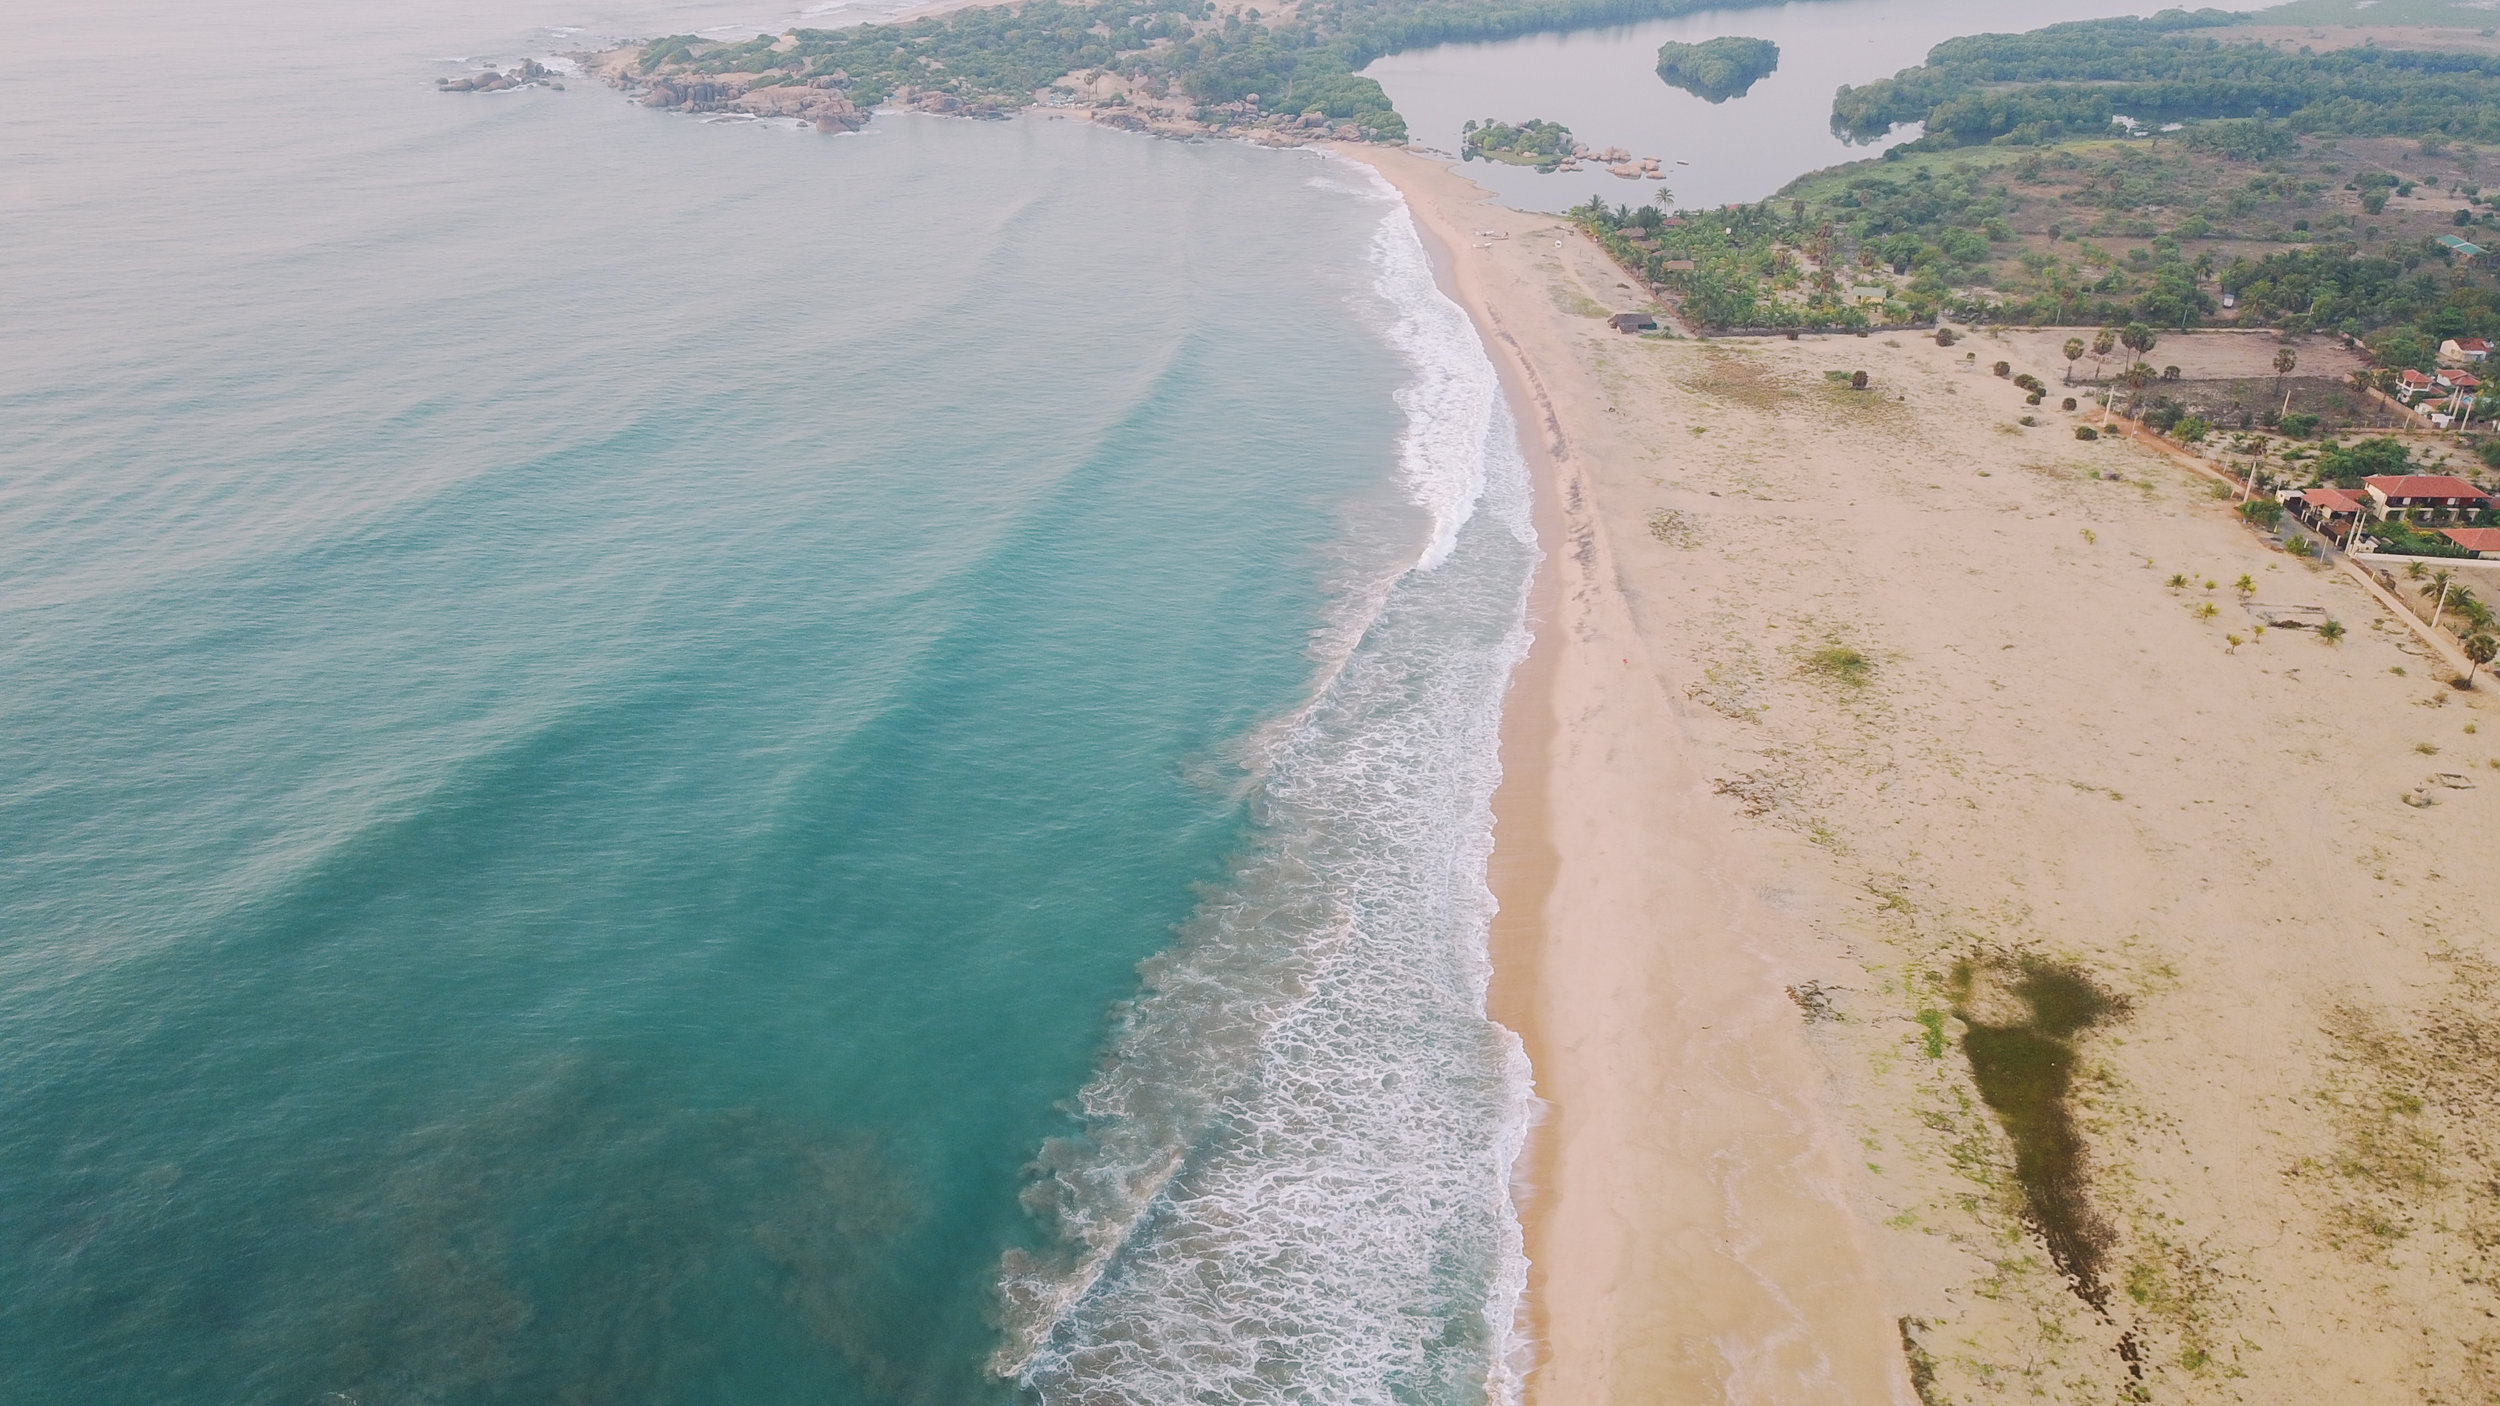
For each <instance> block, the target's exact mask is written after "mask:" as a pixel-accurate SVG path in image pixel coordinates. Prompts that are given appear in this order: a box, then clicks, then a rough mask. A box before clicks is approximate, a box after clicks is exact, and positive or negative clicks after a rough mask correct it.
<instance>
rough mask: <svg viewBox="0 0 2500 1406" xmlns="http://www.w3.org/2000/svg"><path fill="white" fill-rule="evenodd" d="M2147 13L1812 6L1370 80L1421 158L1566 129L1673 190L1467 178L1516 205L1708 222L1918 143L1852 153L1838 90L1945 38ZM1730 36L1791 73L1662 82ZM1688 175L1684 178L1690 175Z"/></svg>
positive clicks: (1688, 19)
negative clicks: (1718, 97) (1492, 138)
mask: <svg viewBox="0 0 2500 1406" xmlns="http://www.w3.org/2000/svg"><path fill="white" fill-rule="evenodd" d="M2160 8H2162V7H2161V6H2159V5H2156V4H2153V3H2150V0H2077V3H2074V4H2070V5H2062V6H2059V7H2057V8H2056V9H2054V10H2049V11H2041V12H2036V13H2035V12H2023V13H2020V14H2013V13H2009V12H2008V11H2007V10H2006V9H2005V7H2004V6H2003V5H2000V4H1993V3H1989V0H1916V2H1915V3H1912V0H1805V3H1795V4H1787V5H1770V6H1759V7H1750V8H1731V9H1720V10H1707V11H1704V12H1701V13H1699V14H1691V15H1683V16H1680V17H1678V18H1675V19H1667V20H1653V21H1650V22H1649V23H1646V24H1634V25H1622V26H1617V27H1614V28H1609V29H1586V30H1580V31H1578V32H1576V33H1571V34H1535V35H1528V36H1526V37H1523V38H1518V39H1507V40H1502V41H1500V42H1497V43H1485V44H1444V45H1441V46H1439V47H1437V48H1431V49H1417V50H1413V51H1411V52H1408V53H1403V54H1392V55H1390V56H1389V57H1387V58H1384V59H1381V60H1379V61H1378V62H1376V63H1374V64H1372V65H1371V66H1370V67H1368V68H1366V69H1364V70H1363V71H1364V73H1365V74H1367V75H1368V76H1370V77H1372V78H1376V79H1378V80H1379V81H1380V85H1381V86H1382V87H1384V88H1386V89H1387V90H1388V91H1389V96H1390V98H1391V99H1392V100H1393V101H1395V102H1396V104H1397V107H1398V111H1400V112H1402V113H1404V114H1405V115H1406V120H1407V125H1408V130H1409V131H1410V132H1412V133H1413V136H1414V140H1415V141H1416V142H1418V143H1420V144H1422V145H1424V146H1427V147H1430V148H1433V149H1434V150H1437V151H1443V152H1448V153H1451V154H1452V155H1455V154H1456V153H1457V152H1458V150H1459V142H1460V135H1459V129H1460V127H1461V125H1462V124H1463V123H1465V122H1466V121H1467V120H1469V119H1470V118H1473V119H1477V120H1482V119H1485V118H1499V119H1500V120H1502V121H1505V122H1519V121H1523V120H1525V119H1527V118H1531V117H1540V118H1545V119H1547V120H1549V121H1556V122H1561V123H1563V124H1564V125H1566V126H1568V127H1570V128H1571V129H1572V132H1573V133H1574V134H1575V135H1576V136H1578V137H1579V139H1580V140H1581V141H1584V142H1586V143H1588V144H1589V145H1591V146H1595V147H1598V148H1601V149H1602V148H1605V147H1608V146H1621V147H1624V148H1626V149H1628V150H1630V151H1631V152H1632V153H1633V154H1634V155H1637V156H1659V157H1664V158H1666V161H1667V166H1666V173H1667V174H1666V179H1665V180H1664V181H1648V180H1625V179H1623V178H1621V177H1618V176H1612V175H1609V174H1607V173H1606V171H1605V169H1604V168H1603V167H1602V166H1591V167H1588V168H1586V169H1583V170H1580V171H1574V172H1555V173H1552V174H1539V173H1537V172H1536V171H1534V170H1531V169H1528V168H1526V167H1518V166H1504V165H1499V164H1497V163H1492V162H1478V163H1470V164H1469V166H1468V174H1469V175H1470V176H1471V177H1472V178H1473V179H1474V180H1475V181H1476V182H1477V183H1478V184H1479V185H1482V186H1484V187H1485V188H1486V189H1488V190H1491V191H1492V192H1494V193H1495V195H1497V196H1498V197H1500V199H1501V200H1502V201H1503V202H1504V203H1505V204H1509V205H1514V206H1517V207H1519V208H1521V209H1527V210H1564V209H1568V208H1570V207H1571V206H1573V205H1577V204H1580V203H1581V202H1583V201H1585V200H1587V199H1588V198H1589V197H1590V196H1597V197H1599V198H1601V199H1604V200H1607V201H1610V202H1630V203H1633V204H1640V203H1643V202H1646V201H1649V200H1653V199H1657V198H1658V197H1659V193H1660V189H1661V187H1664V188H1665V189H1667V190H1670V191H1672V192H1673V193H1674V196H1673V203H1674V204H1675V205H1677V206H1679V207H1682V208H1686V209H1700V208H1704V207H1708V206H1713V205H1721V204H1726V203H1728V202H1731V201H1751V200H1760V199H1762V198H1763V197H1765V196H1768V195H1770V194H1772V193H1773V192H1775V191H1777V190H1779V189H1780V188H1781V187H1782V186H1785V185H1787V184H1788V183H1789V182H1790V181H1792V180H1795V179H1796V178H1797V177H1799V176H1801V175H1804V174H1805V173H1807V172H1809V171H1818V170H1821V169H1823V168H1824V167H1826V166H1833V165H1837V164H1839V163H1841V162H1845V161H1855V160H1862V159H1864V158H1866V157H1869V156H1874V155H1877V154H1878V153H1880V152H1881V151H1882V150H1883V149H1884V148H1886V147H1888V146H1897V145H1899V144H1900V143H1902V142H1905V141H1909V140H1911V139H1913V138H1915V137H1917V136H1918V135H1919V133H1918V129H1917V128H1915V127H1904V128H1900V129H1897V130H1895V131H1894V132H1893V133H1891V134H1890V135H1889V136H1888V137H1886V138H1884V139H1882V140H1880V141H1877V142H1874V143H1872V144H1866V143H1852V142H1849V141H1847V140H1845V139H1843V138H1842V137H1840V136H1837V135H1835V134H1834V133H1833V132H1832V130H1831V106H1832V93H1833V92H1834V90H1836V89H1837V88H1839V86H1840V85H1841V84H1844V83H1850V84H1859V83H1867V82H1871V81H1873V80H1875V79H1878V78H1888V77H1890V76H1891V75H1892V74H1894V73H1896V72H1898V71H1899V70H1901V69H1904V68H1908V67H1910V66H1911V65H1914V64H1916V63H1918V62H1920V61H1921V60H1923V59H1924V58H1925V57H1926V55H1927V51H1928V50H1929V49H1931V48H1933V47H1934V46H1935V45H1937V44H1939V43H1941V42H1943V41H1944V40H1947V39H1952V38H1955V37H1958V36H1960V35H1965V34H1984V33H1988V32H1991V31H1999V30H2007V29H2035V28H2038V27H2039V26H2041V25H2046V24H2056V23H2061V22H2064V21H2068V20H2086V19H2105V18H2110V17H2112V16H2117V15H2149V14H2152V13H2154V12H2155V11H2156V10H2158V9H2160ZM1723 35H1746V36H1751V37H1754V38H1759V39H1768V40H1770V41H1771V42H1773V43H1775V44H1777V45H1779V47H1780V62H1779V68H1778V70H1777V71H1776V72H1774V73H1772V74H1771V75H1770V76H1769V77H1766V78H1764V79H1762V80H1761V81H1760V82H1758V83H1756V84H1754V85H1753V88H1752V90H1751V91H1750V92H1748V93H1746V94H1745V96H1743V97H1741V98H1732V99H1729V100H1728V101H1726V102H1721V103H1712V102H1708V101H1706V100H1704V99H1702V98H1700V97H1697V96H1695V95H1693V94H1691V93H1688V92H1685V91H1684V90H1682V89H1680V88H1674V87H1670V86H1669V85H1668V84H1667V83H1666V82H1665V81H1664V80H1662V79H1660V78H1659V77H1658V74H1657V62H1658V46H1659V45H1661V44H1663V43H1666V42H1667V41H1669V40H1677V41H1681V42H1684V43H1700V42H1701V41H1703V40H1706V39H1716V38H1719V37H1721V36H1723ZM1678 162H1687V163H1690V164H1687V165H1678V164H1676V163H1678Z"/></svg>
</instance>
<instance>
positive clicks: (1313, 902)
mask: <svg viewBox="0 0 2500 1406" xmlns="http://www.w3.org/2000/svg"><path fill="white" fill-rule="evenodd" d="M1374 258H1375V260H1376V261H1377V265H1378V268H1379V293H1380V296H1381V298H1382V300H1383V301H1384V302H1385V303H1386V304H1387V306H1388V309H1389V316H1390V318H1391V326H1390V329H1389V336H1390V340H1391V341H1392V342H1393V344H1395V345H1396V346H1397V347H1398V348H1399V350H1400V352H1401V353H1402V355H1403V356H1404V357H1405V358H1406V359H1407V360H1408V362H1409V364H1410V365H1411V366H1412V368H1413V375H1414V378H1413V380H1412V381H1411V382H1410V383H1409V384H1408V385H1407V386H1406V387H1405V388H1404V389H1403V390H1402V391H1401V392H1400V394H1399V397H1398V400H1399V404H1400V405H1401V406H1402V408H1403V409H1404V410H1405V412H1406V415H1407V426H1406V431H1405V434H1404V437H1403V440H1402V442H1401V446H1400V456H1399V462H1400V467H1401V473H1402V476H1403V481H1404V484H1405V487H1406V489H1407V491H1408V492H1409V493H1410V494H1411V495H1412V497H1413V498H1414V500H1415V502H1416V503H1417V505H1418V506H1420V507H1422V508H1423V509H1424V511H1425V513H1426V515H1427V519H1428V523H1429V531H1428V534H1427V537H1426V540H1425V542H1424V544H1423V545H1422V547H1421V548H1420V550H1419V551H1418V552H1417V554H1416V555H1415V556H1414V557H1413V558H1412V559H1411V562H1410V564H1408V565H1407V566H1406V567H1405V568H1404V569H1402V570H1400V571H1398V572H1396V573H1395V574H1394V575H1392V576H1390V577H1389V578H1388V579H1386V580H1385V581H1383V582H1381V583H1379V589H1376V590H1370V591H1354V592H1350V593H1348V595H1347V603H1346V606H1345V609H1346V610H1347V612H1348V613H1349V615H1350V616H1352V619H1351V620H1350V622H1349V623H1350V625H1351V628H1349V629H1347V630H1345V631H1344V632H1343V636H1342V637H1343V638H1344V639H1346V640H1347V641H1349V644H1348V647H1346V649H1345V652H1344V653H1343V656H1342V658H1341V659H1339V660H1335V661H1331V662H1332V663H1333V667H1331V668H1325V669H1323V671H1322V673H1321V676H1320V677H1321V683H1320V685H1319V691H1318V692H1317V694H1316V696H1315V697H1314V698H1313V699H1312V700H1311V702H1310V703H1309V704H1308V706H1306V707H1305V708H1304V709H1302V710H1300V711H1299V712H1297V713H1296V714H1295V715H1294V716H1293V718H1292V721H1291V725H1290V726H1288V727H1286V728H1283V729H1280V730H1278V731H1276V732H1273V733H1271V734H1269V735H1268V736H1267V737H1266V738H1265V739H1264V743H1263V750H1264V753H1265V754H1264V755H1263V756H1261V757H1260V758H1259V759H1258V760H1259V767H1258V776H1259V779H1258V783H1257V786H1258V795H1257V804H1258V814H1259V820H1260V830H1259V835H1258V839H1257V841H1256V844H1255V846H1254V847H1253V848H1252V849H1251V851H1250V852H1249V853H1248V854H1247V855H1245V856H1244V857H1242V858H1241V859H1240V860H1239V861H1238V862H1237V864H1236V865H1235V868H1234V872H1233V874H1232V875H1231V877H1230V878H1229V880H1228V881H1227V882H1226V883H1225V884H1224V885H1223V886H1222V888H1221V889H1220V891H1218V892H1217V893H1215V894H1213V895H1212V896H1211V897H1210V898H1209V900H1208V902H1207V903H1206V905H1205V907H1204V908H1203V909H1202V910H1201V912H1200V913H1199V914H1198V915H1197V917H1196V918H1195V920H1194V921H1193V922H1192V924H1191V926H1190V928H1189V930H1188V931H1187V933H1186V935H1185V936H1184V938H1183V940H1182V941H1181V942H1180V943H1179V944H1178V945H1176V946H1175V947H1174V948H1173V949H1172V950H1170V951H1168V952H1166V953H1164V954H1162V955H1160V956H1158V957H1156V958H1155V959H1154V960H1153V961H1152V962H1151V963H1149V964H1148V966H1147V968H1146V973H1145V975H1146V983H1145V985H1146V991H1145V994H1144V995H1143V996H1142V997H1141V998H1140V999H1139V1000H1138V1001H1137V1002H1136V1004H1135V1005H1134V1006H1133V1007H1132V1008H1131V1009H1130V1010H1129V1012H1128V1013H1127V1016H1126V1019H1125V1021H1124V1024H1123V1026H1122V1028H1121V1031H1120V1034H1119V1036H1118V1039H1117V1042H1116V1045H1115V1048H1114V1050H1113V1051H1112V1055H1111V1058H1110V1060H1109V1062H1108V1064H1107V1066H1106V1068H1105V1069H1104V1071H1103V1073H1102V1074H1101V1075H1100V1076H1099V1077H1098V1078H1097V1079H1096V1080H1095V1081H1094V1082H1093V1083H1092V1084H1091V1085H1089V1086H1088V1087H1087V1088H1086V1090H1085V1091H1084V1094H1083V1095H1082V1100H1081V1102H1082V1107H1083V1112H1084V1115H1085V1133H1084V1135H1083V1136H1081V1137H1072V1138H1065V1139H1060V1140H1056V1141H1054V1142H1052V1143H1051V1144H1049V1145H1048V1146H1046V1147H1045V1148H1044V1149H1043V1153H1042V1157H1041V1165H1042V1168H1043V1171H1044V1176H1043V1177H1042V1179H1041V1180H1040V1181H1038V1182H1037V1184H1036V1185H1035V1186H1034V1187H1033V1189H1032V1191H1031V1192H1030V1193H1029V1196H1028V1200H1029V1202H1030V1203H1031V1204H1032V1205H1033V1206H1034V1208H1035V1210H1036V1211H1037V1212H1038V1213H1039V1214H1041V1215H1043V1216H1044V1217H1046V1218H1047V1219H1048V1220H1050V1221H1051V1223H1052V1224H1053V1225H1054V1227H1055V1229H1056V1231H1057V1235H1058V1239H1057V1242H1056V1243H1055V1244H1054V1245H1053V1246H1052V1247H1051V1248H1050V1249H1048V1250H1046V1251H1044V1252H1042V1253H1040V1254H1030V1253H1026V1252H1021V1251H1020V1252H1016V1253H1013V1254H1011V1255H1010V1256H1009V1260H1008V1264H1007V1270H1006V1275H1005V1286H1004V1287H1005V1295H1006V1299H1007V1302H1008V1306H1009V1315H1008V1316H1009V1320H1010V1325H1011V1331H1012V1336H1011V1340H1010V1342H1009V1343H1008V1345H1007V1346H1006V1348H1004V1349H1003V1350H1002V1353H1001V1357H1000V1361H999V1365H1000V1368H1001V1370H1002V1371H1004V1372H1006V1373H1008V1374H1011V1375H1014V1376H1016V1377H1017V1378H1019V1379H1020V1380H1021V1381H1022V1382H1023V1383H1024V1384H1026V1385H1027V1386H1028V1387H1029V1388H1030V1389H1031V1390H1032V1391H1033V1392H1034V1393H1035V1395H1037V1396H1038V1397H1039V1398H1040V1399H1041V1400H1043V1401H1045V1402H1060V1401H1065V1402H1077V1401H1084V1402H1115V1401H1116V1402H1137V1403H1150V1402H1171V1401H1186V1400H1225V1401H1241V1402H1253V1401H1274V1402H1311V1401H1326V1402H1331V1403H1346V1406H1363V1404H1364V1403H1375V1402H1376V1403H1384V1406H1385V1403H1390V1402H1416V1401H1425V1402H1451V1403H1456V1402H1472V1401H1478V1400H1484V1399H1487V1398H1490V1399H1495V1400H1501V1399H1507V1398H1508V1397H1509V1396H1510V1395H1512V1391H1513V1386H1514V1384H1513V1383H1512V1382H1511V1381H1510V1379H1509V1366H1508V1363H1509V1359H1510V1356H1511V1353H1510V1347H1511V1343H1510V1336H1511V1327H1512V1323H1513V1320H1514V1317H1515V1313H1516V1309H1517V1305H1518V1301H1519V1295H1520V1292H1521V1289H1522V1286H1523V1285H1524V1282H1525V1268H1526V1266H1525V1262H1524V1260H1523V1258H1522V1256H1521V1253H1520V1243H1519V1226H1518V1220H1517V1217H1516V1214H1515V1212H1514V1209H1513V1207H1512V1205H1511V1201H1510V1196H1509V1190H1508V1188H1509V1180H1510V1172H1511V1166H1512V1163H1513V1161H1514V1159H1515V1158H1516V1156H1517V1153H1518V1150H1519V1147H1520V1143H1521V1139H1522V1137H1523V1136H1524V1132H1525V1127H1526V1113H1527V1109H1528V1105H1529V1098H1530V1095H1529V1087H1528V1070H1527V1065H1526V1058H1525V1056H1524V1054H1523V1053H1522V1052H1521V1049H1520V1046H1519V1043H1518V1040H1517V1038H1516V1037H1515V1036H1514V1035H1512V1034H1511V1033H1510V1032H1509V1031H1507V1030H1504V1029H1502V1028H1501V1027H1499V1026H1497V1025H1495V1024H1493V1023H1492V1022H1491V1021H1490V1020H1488V1019H1487V1018H1486V1017H1485V1015H1484V993H1485V985H1486V980H1487V977H1488V974H1489V972H1488V964H1487V959H1486V946H1485V943H1486V934H1487V928H1488V924H1489V922H1490V920H1491V917H1492V911H1493V909H1492V896H1491V894H1490V893H1489V892H1488V891H1487V889H1486V888H1485V883H1484V873H1485V861H1486V858H1487V856H1488V854H1489V853H1490V850H1491V836H1492V815H1491V808H1490V801H1491V797H1492V793H1493V789H1494V786H1495V783H1496V781H1497V780H1498V771H1499V758H1498V741H1499V717H1500V709H1501V701H1502V697H1503V693H1504V689H1505V686H1506V684H1507V682H1508V679H1509V676H1510V673H1511V670H1512V668H1513V666H1514V665H1515V664H1516V663H1517V661H1518V660H1519V658H1520V657H1521V656H1522V654H1523V653H1524V651H1525V648H1526V644H1527V634H1526V629H1525V625H1524V611H1525V604H1526V594H1527V587H1528V582H1529V578H1530V575H1531V573H1532V571H1533V569H1534V565H1535V560H1536V555H1537V552H1536V547H1535V543H1534V537H1533V531H1532V529H1531V527H1530V523H1529V512H1528V498H1527V476H1526V469H1525V465H1524V463H1523V462H1522V460H1521V458H1520V456H1519V452H1518V447H1517V438H1516V433H1515V430H1514V427H1513V425H1512V424H1511V422H1510V416H1509V414H1508V412H1507V409H1506V407H1505V406H1504V405H1503V402H1502V399H1501V396H1500V393H1499V389H1498V386H1497V384H1496V382H1495V377H1494V373H1493V369H1492V366H1491V365H1490V363H1489V362H1488V361H1487V359H1486V357H1485V354H1484V350H1483V348H1482V346H1481V344H1480V343H1479V342H1478V341H1477V339H1476V336H1475V334H1474V331H1473V329H1472V328H1471V327H1470V326H1469V325H1468V323H1467V321H1466V318H1465V315H1464V314H1463V313H1462V312H1461V311H1460V310H1459V309H1458V308H1457V307H1456V306H1455V305H1454V304H1452V303H1451V302H1450V301H1449V300H1448V299H1447V298H1446V297H1444V296H1443V295H1442V294H1441V293H1440V291H1439V290H1438V289H1437V288H1436V287H1435V286H1434V284H1433V281H1432V275H1431V270H1430V267H1429V265H1428V262H1427V260H1426V258H1425V256H1424V252H1423V249H1422V247H1421V244H1420V242H1419V240H1418V239H1417V236H1416V233H1415V230H1414V227H1413V224H1412V222H1411V221H1410V220H1409V219H1408V217H1407V215H1406V212H1405V209H1404V207H1403V206H1402V205H1399V206H1397V207H1395V208H1393V209H1392V210H1391V211H1390V212H1389V213H1388V214H1387V215H1386V216H1385V217H1384V218H1383V220H1382V222H1381V227H1380V231H1379V235H1378V238H1377V239H1376V241H1375V245H1374Z"/></svg>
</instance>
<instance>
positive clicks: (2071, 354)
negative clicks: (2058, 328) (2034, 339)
mask: <svg viewBox="0 0 2500 1406" xmlns="http://www.w3.org/2000/svg"><path fill="white" fill-rule="evenodd" d="M2059 350H2061V351H2063V352H2065V353H2066V384H2067V385H2070V386H2071V385H2073V384H2074V383H2075V363H2076V362H2078V361H2080V360H2082V359H2083V339H2082V338H2081V337H2068V338H2067V339H2066V345H2065V346H2063V347H2061V348H2059Z"/></svg>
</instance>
